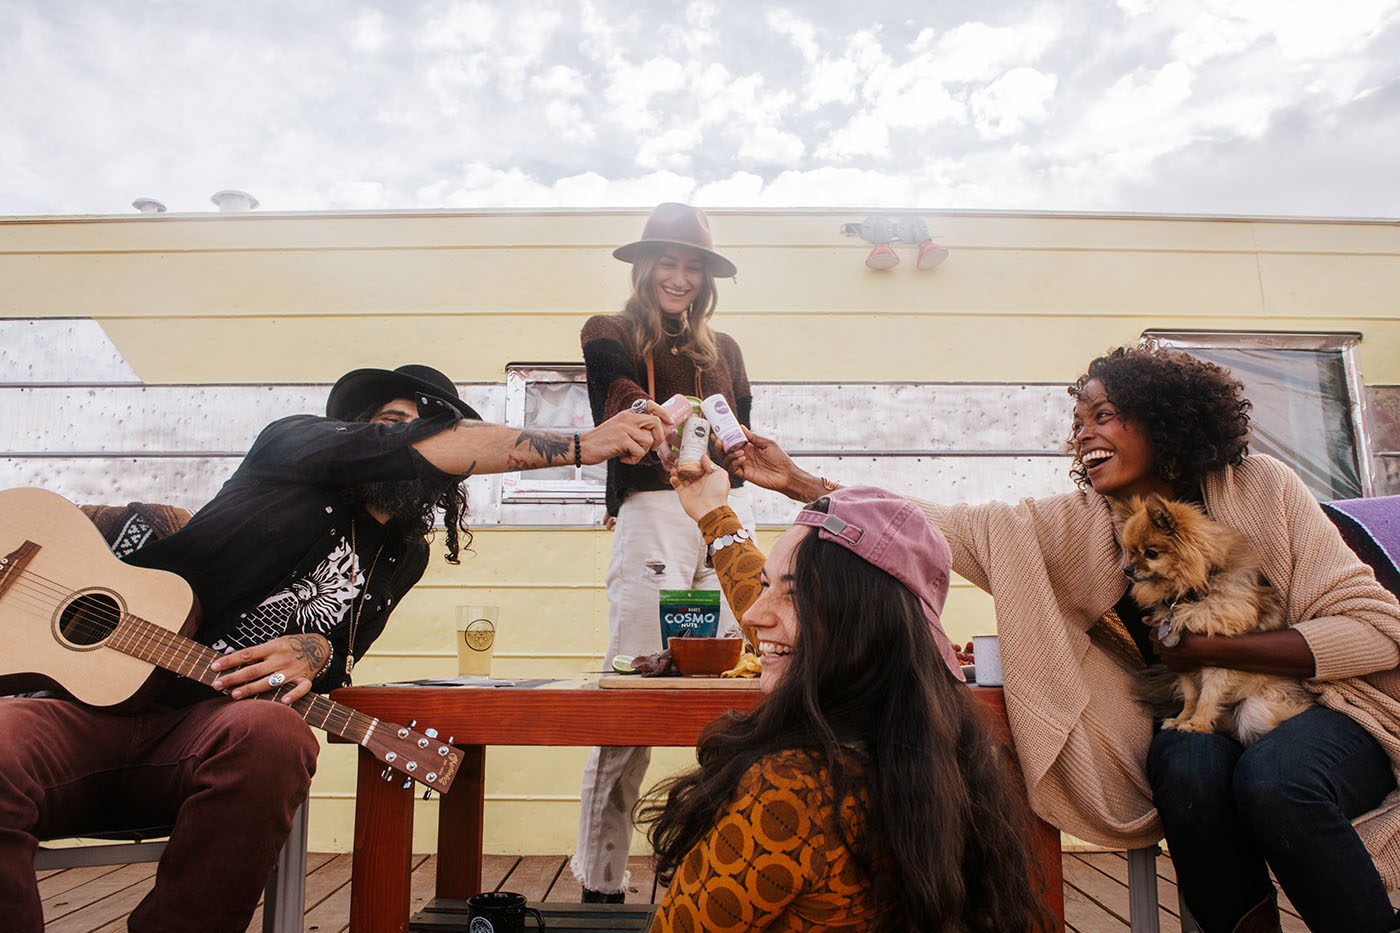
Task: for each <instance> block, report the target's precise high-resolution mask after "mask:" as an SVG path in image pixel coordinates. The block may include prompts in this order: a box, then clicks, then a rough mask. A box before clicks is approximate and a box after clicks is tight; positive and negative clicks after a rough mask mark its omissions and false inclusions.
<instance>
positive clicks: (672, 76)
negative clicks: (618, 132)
mask: <svg viewBox="0 0 1400 933" xmlns="http://www.w3.org/2000/svg"><path fill="white" fill-rule="evenodd" d="M685 85H686V68H685V66H684V65H682V64H681V63H680V62H678V61H676V60H675V59H672V58H662V57H659V56H658V57H656V58H651V59H648V60H647V61H644V62H642V63H641V64H640V65H631V64H627V63H621V64H618V65H616V66H615V67H614V68H613V69H612V71H611V73H610V74H609V75H608V77H607V89H606V90H605V91H604V95H605V96H606V98H607V100H608V103H609V104H610V105H611V106H610V109H609V111H608V113H607V118H608V119H610V120H612V121H613V122H615V123H618V124H619V125H621V126H623V127H625V128H627V129H629V130H639V129H642V128H644V127H648V126H650V125H651V124H652V123H654V122H655V119H656V118H655V117H654V115H653V114H652V113H651V100H652V98H653V97H655V96H656V95H658V94H668V93H674V92H677V91H680V90H681V89H683V88H684V87H685Z"/></svg>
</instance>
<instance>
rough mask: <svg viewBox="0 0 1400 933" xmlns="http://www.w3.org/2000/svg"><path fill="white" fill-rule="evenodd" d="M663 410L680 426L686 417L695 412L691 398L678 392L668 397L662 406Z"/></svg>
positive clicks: (673, 422) (672, 421)
mask: <svg viewBox="0 0 1400 933" xmlns="http://www.w3.org/2000/svg"><path fill="white" fill-rule="evenodd" d="M661 410H662V411H664V412H665V413H666V417H667V418H669V419H671V423H672V424H674V425H675V426H676V427H677V428H679V427H680V426H681V425H682V424H684V423H685V419H687V418H689V417H690V416H691V414H693V413H694V411H695V409H694V407H693V406H692V405H691V404H690V399H688V398H686V397H685V396H684V395H681V394H680V393H679V392H677V393H676V394H675V395H673V396H671V397H670V398H668V399H667V400H666V401H665V402H664V403H663V404H662V406H661Z"/></svg>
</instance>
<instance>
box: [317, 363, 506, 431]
mask: <svg viewBox="0 0 1400 933" xmlns="http://www.w3.org/2000/svg"><path fill="white" fill-rule="evenodd" d="M420 396H425V397H426V398H427V399H428V400H429V401H438V402H442V403H444V404H446V405H450V406H452V407H453V408H455V409H456V410H457V411H458V412H459V413H460V414H461V415H462V417H463V418H471V419H472V420H473V421H481V420H482V418H481V416H480V415H478V414H477V413H476V409H475V408H472V407H471V406H470V405H468V404H467V403H466V402H464V401H462V397H461V396H460V395H458V394H457V387H456V386H455V385H453V384H452V380H451V379H448V378H447V376H445V375H443V374H442V373H440V372H438V371H437V370H436V369H433V368H432V367H431V366H423V365H420V364H418V363H409V364H408V365H407V366H400V367H399V368H398V369H394V370H388V369H356V370H353V371H351V372H348V373H346V374H345V375H343V376H341V377H340V378H339V379H338V380H336V383H335V385H333V386H331V394H330V395H329V396H327V397H326V417H328V418H334V419H335V420H336V421H350V420H353V419H354V418H355V416H356V415H359V414H360V413H361V412H363V411H364V410H365V409H367V408H369V407H370V406H371V405H383V404H384V403H385V402H392V401H393V400H394V399H396V398H411V399H413V400H414V402H416V403H417V404H418V407H419V414H420V415H424V414H425V413H424V412H423V411H422V407H423V398H420Z"/></svg>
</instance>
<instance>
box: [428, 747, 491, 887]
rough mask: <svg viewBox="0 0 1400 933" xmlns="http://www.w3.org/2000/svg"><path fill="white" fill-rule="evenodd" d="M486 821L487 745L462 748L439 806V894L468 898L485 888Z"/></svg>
mask: <svg viewBox="0 0 1400 933" xmlns="http://www.w3.org/2000/svg"><path fill="white" fill-rule="evenodd" d="M485 823H486V748H485V746H482V745H468V746H465V747H463V748H462V764H461V767H459V768H458V769H457V777H456V779H455V780H454V781H453V782H452V789H451V790H449V791H448V792H447V793H446V794H443V796H442V802H441V804H440V805H439V807H438V861H437V896H438V897H450V898H460V899H466V898H468V897H471V896H472V895H473V894H477V893H480V891H481V861H482V859H481V849H482V845H483V841H484V833H485Z"/></svg>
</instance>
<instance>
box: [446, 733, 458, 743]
mask: <svg viewBox="0 0 1400 933" xmlns="http://www.w3.org/2000/svg"><path fill="white" fill-rule="evenodd" d="M456 739H457V737H456V736H455V735H449V736H448V737H447V744H448V745H451V744H452V743H453V742H454V741H456Z"/></svg>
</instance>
